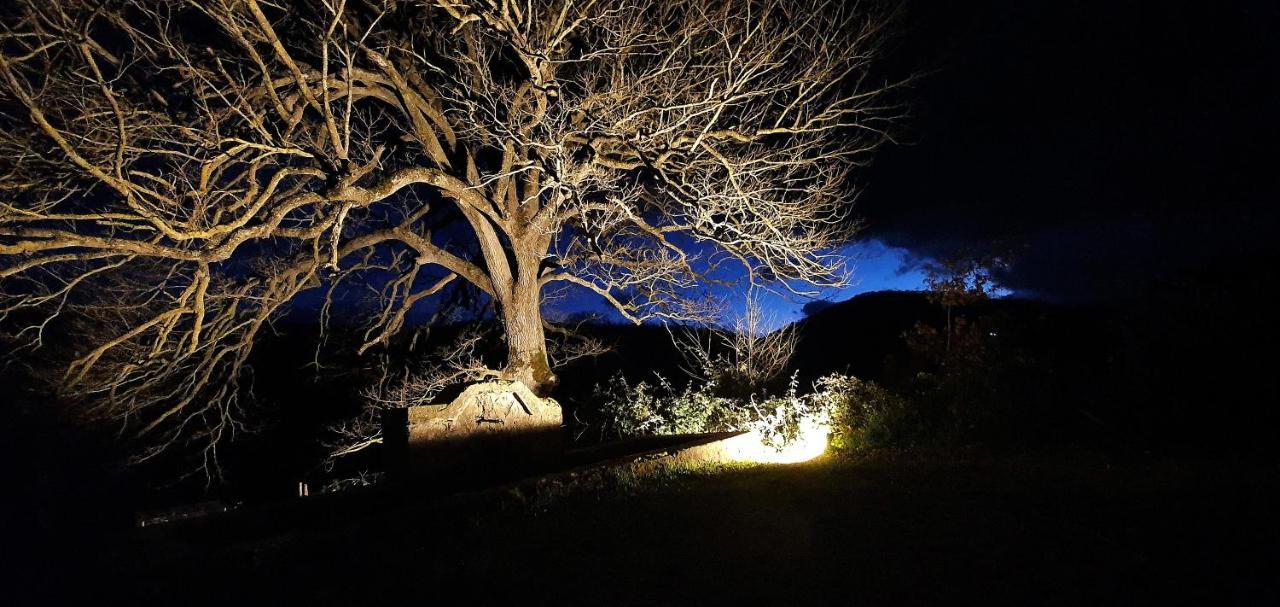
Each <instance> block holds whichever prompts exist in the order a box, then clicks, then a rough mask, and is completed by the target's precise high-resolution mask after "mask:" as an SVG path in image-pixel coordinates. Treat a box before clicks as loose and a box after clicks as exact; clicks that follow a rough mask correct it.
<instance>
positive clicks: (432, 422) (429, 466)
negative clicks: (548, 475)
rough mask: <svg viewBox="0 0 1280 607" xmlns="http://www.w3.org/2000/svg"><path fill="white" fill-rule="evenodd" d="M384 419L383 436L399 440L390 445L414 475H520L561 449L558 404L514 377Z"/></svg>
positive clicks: (487, 382) (562, 438) (470, 389)
mask: <svg viewBox="0 0 1280 607" xmlns="http://www.w3.org/2000/svg"><path fill="white" fill-rule="evenodd" d="M386 423H387V424H388V427H387V428H386V431H385V432H384V436H386V437H388V439H389V441H390V442H391V443H394V442H398V441H402V444H401V445H400V448H399V449H397V448H396V446H395V445H394V444H392V445H390V446H392V451H393V452H395V451H400V452H401V454H400V455H401V458H402V459H403V460H404V461H403V462H402V463H403V464H405V465H404V466H402V468H405V469H404V470H403V471H404V472H407V473H409V474H412V475H427V476H454V475H466V476H475V475H484V476H489V477H496V476H504V475H508V474H518V473H523V472H527V471H530V470H534V469H536V468H538V467H540V466H544V465H547V464H548V463H550V462H551V461H553V460H556V459H558V458H559V457H560V456H561V455H562V453H563V448H564V433H563V430H562V426H563V425H564V415H563V413H562V412H561V409H560V405H559V404H558V403H556V402H555V400H553V399H550V398H539V397H538V396H537V395H535V394H534V393H533V392H532V391H530V390H529V388H528V387H526V386H525V385H524V384H523V383H521V382H518V381H506V380H492V381H486V382H481V383H477V384H473V385H471V386H468V387H467V388H466V389H465V390H463V391H462V393H461V394H459V395H458V397H457V398H455V399H454V400H453V401H452V402H450V403H448V404H437V405H423V406H417V407H409V408H408V409H407V410H406V411H405V412H404V413H403V414H401V415H399V416H395V417H388V421H387V422H386ZM393 425H394V426H398V427H391V426H393ZM397 439H398V441H397Z"/></svg>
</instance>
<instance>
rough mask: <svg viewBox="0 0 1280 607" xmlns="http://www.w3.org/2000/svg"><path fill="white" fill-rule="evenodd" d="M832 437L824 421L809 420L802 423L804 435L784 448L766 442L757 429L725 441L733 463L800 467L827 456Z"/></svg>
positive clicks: (799, 435)
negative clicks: (804, 463)
mask: <svg viewBox="0 0 1280 607" xmlns="http://www.w3.org/2000/svg"><path fill="white" fill-rule="evenodd" d="M830 435H831V428H830V426H828V425H827V423H826V422H825V421H824V420H822V419H819V418H817V417H808V418H805V419H803V420H801V421H800V432H799V434H798V436H797V437H796V439H795V440H793V441H791V442H790V443H789V444H787V445H785V446H783V447H782V448H778V447H775V446H773V445H770V444H768V443H766V442H765V434H764V432H762V431H761V430H759V429H754V430H751V431H750V432H747V433H746V434H743V435H740V436H735V437H733V438H731V439H729V440H727V441H725V443H724V450H725V454H726V455H727V456H728V457H729V458H730V459H732V460H733V461H739V462H755V463H760V464H798V463H800V462H807V461H809V460H811V459H813V458H815V457H818V456H819V455H822V454H823V453H825V452H826V450H827V439H828V438H829V437H830Z"/></svg>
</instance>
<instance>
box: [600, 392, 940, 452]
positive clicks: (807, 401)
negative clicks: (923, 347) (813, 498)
mask: <svg viewBox="0 0 1280 607" xmlns="http://www.w3.org/2000/svg"><path fill="white" fill-rule="evenodd" d="M797 388H798V386H797V382H796V379H795V376H792V379H791V382H790V384H789V386H788V389H787V391H786V393H784V394H781V395H776V396H770V395H766V394H757V395H752V396H749V397H747V398H729V397H724V396H717V386H716V385H715V383H714V382H706V383H703V384H700V385H696V386H695V385H689V386H687V387H685V388H684V389H683V390H676V389H675V388H674V387H673V386H672V385H671V383H670V382H669V381H667V380H666V379H664V378H662V377H660V376H659V377H657V380H656V382H655V383H652V384H650V383H647V382H641V383H638V384H632V383H630V382H628V381H627V380H626V378H625V377H623V376H621V375H616V376H614V377H613V378H611V379H610V380H609V382H608V383H607V384H606V385H604V386H597V387H596V390H595V392H594V397H595V401H596V402H597V403H599V406H600V410H599V420H598V421H597V423H596V426H597V428H598V431H599V433H600V438H602V439H610V438H627V437H634V436H650V435H659V434H680V433H697V432H720V431H730V430H752V431H755V432H757V433H759V434H760V435H761V436H762V437H763V439H764V442H765V444H767V445H771V446H774V447H777V448H779V449H781V448H783V447H785V446H787V445H789V444H790V443H791V442H792V441H794V440H795V439H796V438H797V437H798V436H799V433H800V431H801V428H802V427H803V423H804V422H805V421H806V420H810V421H816V422H817V423H819V424H823V425H827V426H829V427H830V428H831V446H832V448H833V449H836V450H844V449H859V448H868V447H883V446H889V445H903V444H909V443H910V442H912V441H914V440H915V439H916V438H917V437H918V436H919V435H920V434H921V433H922V432H923V423H922V421H921V419H920V417H919V416H918V415H917V414H916V412H915V411H914V409H913V408H912V407H911V406H909V405H908V403H907V402H906V401H905V400H903V399H902V398H901V397H899V396H897V395H896V394H893V393H892V392H890V391H888V390H886V389H884V388H883V387H881V386H879V385H877V384H875V383H873V382H869V381H864V380H861V379H858V378H856V377H852V376H848V375H839V374H835V375H828V376H826V377H823V378H821V379H819V380H818V381H817V382H815V383H814V386H813V390H812V391H810V392H808V393H806V394H803V395H802V394H799V393H798V389H797Z"/></svg>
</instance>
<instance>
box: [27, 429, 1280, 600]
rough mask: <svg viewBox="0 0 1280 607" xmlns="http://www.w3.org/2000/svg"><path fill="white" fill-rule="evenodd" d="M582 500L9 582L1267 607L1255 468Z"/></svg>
mask: <svg viewBox="0 0 1280 607" xmlns="http://www.w3.org/2000/svg"><path fill="white" fill-rule="evenodd" d="M603 485H604V486H603V487H601V486H600V484H599V483H592V484H591V485H590V486H585V487H584V486H579V487H576V488H564V487H560V488H557V489H552V490H543V491H541V492H532V493H531V492H529V491H525V492H522V493H521V492H513V491H498V492H489V493H481V494H472V495H469V496H466V497H463V498H454V499H450V500H446V501H443V502H441V501H434V502H431V501H421V502H420V501H414V500H408V501H405V502H403V503H395V504H394V505H390V506H388V507H386V508H380V509H378V511H376V512H366V513H363V514H359V515H352V514H340V515H339V514H336V512H337V511H334V512H335V514H334V515H333V516H332V517H331V518H333V519H334V520H331V521H328V522H327V523H326V524H324V525H323V526H315V525H311V526H309V527H302V528H298V527H295V528H293V530H291V531H288V532H286V533H284V534H275V535H269V534H268V535H253V534H245V533H234V532H232V533H228V532H227V529H235V528H237V526H238V525H232V526H226V525H222V526H209V525H205V526H204V527H203V528H202V527H201V526H200V525H194V526H192V525H188V526H185V527H176V528H168V529H153V530H143V531H130V532H124V531H122V532H121V533H123V534H124V535H123V537H115V538H103V539H104V540H108V541H107V543H108V544H109V545H112V548H111V549H110V550H108V551H106V552H104V553H102V554H100V555H98V554H95V553H94V552H93V551H92V550H91V547H90V546H87V545H85V546H81V548H80V553H79V554H78V555H69V556H78V557H79V558H69V559H68V561H67V562H68V563H71V562H76V561H79V562H81V563H83V565H82V566H83V567H84V569H83V570H82V569H81V568H80V567H81V565H78V566H75V567H65V568H62V569H60V570H59V571H58V572H57V574H56V575H55V576H53V577H52V578H50V579H46V580H43V581H44V582H45V583H47V582H53V583H54V584H55V586H54V587H53V588H50V589H41V588H36V587H32V586H31V585H30V582H31V581H33V580H28V584H27V586H26V587H27V589H29V590H32V591H34V592H37V593H38V594H39V595H41V596H42V597H44V598H49V597H50V596H51V595H49V594H46V590H57V591H58V592H57V594H66V593H70V594H72V595H76V596H73V597H63V598H81V599H88V598H92V599H95V601H102V600H107V599H116V598H118V599H120V600H128V602H129V603H130V604H190V603H197V604H203V603H208V604H220V605H235V604H245V603H249V604H256V603H278V604H304V603H307V604H383V603H392V602H401V601H415V602H417V601H426V602H427V603H428V604H432V603H437V602H443V603H446V604H449V603H454V602H455V601H464V602H466V603H468V604H524V605H539V604H592V605H620V604H621V605H653V604H687V605H692V604H725V603H738V604H771V605H792V604H794V605H812V604H842V605H845V604H850V605H852V604H941V603H950V604H967V603H977V602H982V603H990V604H1037V605H1044V604H1049V605H1078V604H1150V603H1156V602H1162V603H1173V604H1240V605H1259V604H1271V603H1275V602H1276V601H1277V600H1280V582H1278V581H1277V579H1276V577H1275V565H1276V564H1277V563H1278V562H1280V521H1277V519H1276V518H1275V512H1276V511H1277V505H1280V500H1278V499H1277V496H1278V495H1280V492H1278V491H1277V489H1280V468H1277V467H1276V466H1274V465H1269V466H1260V465H1258V464H1256V463H1255V464H1245V463H1240V462H1230V461H1226V462H1224V461H1192V460H1186V459H1183V460H1176V461H1175V460H1166V459H1155V458H1152V457H1151V456H1144V455H1132V456H1124V457H1115V456H1103V455H1100V454H1098V453H1096V452H1059V453H1057V454H1052V455H1037V456H989V455H980V454H972V453H960V454H957V453H955V452H946V453H940V452H933V453H921V452H915V453H897V452H880V453H877V454H874V455H862V456H857V457H853V458H829V459H827V460H826V461H821V462H817V463H811V464H802V465H798V466H790V467H787V466H783V467H753V468H752V467H749V468H735V469H722V470H718V471H706V470H703V471H695V472H689V471H686V472H682V473H672V474H666V475H662V476H660V477H657V478H648V479H635V478H620V479H619V478H614V479H607V480H606V481H605V482H604V483H603ZM312 499H315V498H312ZM250 526H251V525H250ZM284 527H286V528H287V527H288V526H287V525H286V526H284ZM99 557H101V558H99Z"/></svg>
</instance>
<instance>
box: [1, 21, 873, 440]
mask: <svg viewBox="0 0 1280 607" xmlns="http://www.w3.org/2000/svg"><path fill="white" fill-rule="evenodd" d="M16 4H17V7H16V8H14V9H11V10H9V11H8V12H7V13H6V14H5V15H4V16H3V17H0V24H2V26H3V29H2V30H0V175H2V177H0V280H3V281H4V282H3V283H0V290H3V291H4V299H3V303H0V306H2V308H0V310H2V311H3V313H5V314H8V315H10V316H11V318H14V319H23V320H24V321H29V322H26V324H24V328H25V332H24V336H25V337H28V338H31V339H33V340H35V341H36V342H38V340H39V339H40V337H41V331H42V328H43V327H44V326H45V323H46V321H48V320H49V319H51V318H54V317H56V316H57V315H58V314H60V313H62V312H63V311H65V310H66V309H67V308H66V306H68V305H75V304H76V303H77V302H90V303H91V305H92V309H93V310H95V314H97V317H98V318H100V319H110V320H111V322H109V323H103V324H101V325H100V326H99V327H98V328H97V333H98V334H97V335H96V336H94V339H93V340H92V341H91V342H87V343H88V345H86V347H85V350H84V351H82V352H80V353H79V354H78V355H77V357H76V358H75V360H74V361H72V362H71V363H70V364H69V367H68V369H67V371H66V374H65V377H64V380H63V383H64V385H65V387H66V388H67V389H68V390H69V391H71V392H73V393H77V394H82V395H85V396H92V397H95V398H96V399H98V400H99V401H100V402H102V403H104V404H103V405H102V407H104V408H103V409H102V410H103V411H104V412H105V413H106V414H108V415H110V416H112V417H115V418H118V419H122V420H126V421H127V422H128V423H129V424H130V426H131V427H133V428H136V431H137V432H138V433H140V434H142V435H157V437H158V438H159V440H157V441H156V442H157V443H158V444H170V443H172V442H173V441H174V440H177V439H178V438H179V437H184V436H189V435H192V434H198V435H199V436H202V437H205V438H207V439H208V441H207V444H209V445H215V446H216V444H217V443H218V441H219V440H220V438H222V437H224V436H226V435H227V433H229V432H231V431H232V430H234V428H235V424H236V420H237V412H236V404H235V399H236V394H237V387H236V379H237V378H239V377H241V375H242V374H243V373H242V370H243V368H244V365H245V360H246V356H247V353H248V352H249V350H250V348H251V346H252V344H253V343H254V341H255V339H256V337H257V336H258V335H259V333H260V332H261V331H262V330H263V327H264V326H266V325H268V324H269V323H270V321H271V319H272V318H273V317H275V316H276V315H277V314H278V313H279V312H280V311H281V310H283V309H284V308H285V306H286V304H287V303H288V302H290V301H291V300H294V299H295V298H296V297H297V296H298V295H299V294H300V293H303V292H306V291H309V290H312V289H325V288H328V289H333V288H335V286H336V285H338V284H340V283H342V282H344V281H346V280H363V281H365V282H366V283H368V284H371V285H377V286H376V289H377V290H378V291H379V301H380V302H381V303H380V307H379V309H378V310H377V311H376V312H375V313H374V314H373V315H372V318H370V319H369V331H368V333H367V335H366V340H365V343H364V345H363V347H362V348H361V350H362V351H363V350H365V349H368V348H372V347H376V346H378V345H380V344H384V343H385V342H387V340H388V339H390V338H391V337H392V336H393V335H395V334H396V333H397V332H398V331H400V330H401V329H403V328H404V326H405V323H406V317H407V314H408V312H409V311H410V310H411V309H412V308H413V307H414V306H415V305H417V304H418V303H419V302H420V301H422V300H424V299H427V298H429V297H431V296H432V295H435V294H437V293H440V292H441V291H442V290H445V289H446V288H449V286H450V285H458V284H464V283H465V284H467V285H470V287H471V288H474V289H475V290H477V291H479V292H480V293H483V294H484V295H487V296H488V297H489V298H491V299H492V301H493V303H494V307H495V310H496V311H497V315H498V318H499V319H500V321H501V323H502V326H503V328H504V330H505V339H506V343H507V350H508V357H507V361H506V365H505V367H504V368H502V369H501V370H498V371H495V372H494V373H495V374H497V375H500V376H502V377H505V378H509V379H515V380H519V381H523V382H525V383H526V384H527V385H529V386H530V387H531V388H534V389H535V390H545V389H546V388H548V387H549V386H551V385H553V384H554V382H555V376H554V374H553V373H552V371H551V369H550V365H549V364H548V361H547V353H546V345H545V339H544V326H543V321H542V317H541V302H542V297H543V291H544V288H546V287H548V285H551V284H552V283H561V284H569V285H576V287H579V288H582V289H586V290H587V291H590V292H592V293H594V294H595V295H597V296H599V297H600V298H602V299H603V300H604V301H605V302H607V303H608V304H609V305H611V306H612V307H613V308H615V309H616V310H617V311H618V312H619V313H620V314H621V315H622V316H624V317H626V318H627V319H629V320H631V321H632V322H636V323H640V322H643V321H645V320H646V319H682V320H683V319H694V318H699V317H701V316H702V314H703V313H704V311H703V310H702V309H700V308H699V307H698V306H692V305H689V304H688V302H689V301H690V300H689V299H688V298H686V297H684V295H686V294H687V293H688V292H689V291H690V290H691V289H694V288H696V287H698V286H699V285H700V284H703V283H704V281H705V279H706V272H708V271H709V268H714V267H717V266H718V265H720V264H723V263H730V262H732V263H737V264H741V266H743V267H745V268H746V271H747V275H748V277H749V280H750V281H751V282H753V283H759V284H766V283H767V284H773V285H782V287H783V288H787V289H792V290H802V289H805V288H807V287H806V286H805V285H835V284H839V283H840V282H841V281H843V280H844V273H843V270H842V268H841V264H840V259H839V258H838V257H837V256H835V255H834V254H833V253H832V252H831V251H832V248H833V246H834V245H836V244H839V243H841V242H843V241H845V240H846V239H847V238H848V237H849V236H850V228H849V225H850V223H849V222H848V221H847V213H848V205H847V201H848V200H850V196H849V191H848V185H849V177H850V171H851V170H852V169H853V168H854V167H856V166H857V165H858V164H859V163H860V162H861V161H863V160H865V159H866V158H867V157H868V154H869V153H870V152H872V151H873V150H874V149H875V148H876V147H877V146H878V145H879V144H880V143H881V142H882V140H884V138H885V135H884V127H885V125H886V124H887V123H888V122H889V121H890V120H891V119H892V118H893V117H894V116H893V114H894V112H895V110H894V109H893V108H892V106H890V105H889V104H887V103H886V102H885V101H884V97H885V95H884V93H885V91H886V90H887V89H888V88H891V87H890V86H888V85H885V84H883V83H880V82H871V81H870V78H869V73H870V72H869V68H870V66H871V65H872V61H873V60H874V59H875V58H876V56H877V54H878V52H879V49H880V46H879V44H880V40H881V34H882V30H883V28H884V24H885V20H884V19H883V15H882V14H881V13H878V12H875V11H872V10H868V9H867V8H865V7H864V6H862V5H858V4H850V3H844V2H839V1H835V0H831V1H826V0H664V1H662V2H648V1H640V0H622V1H619V2H615V1H608V2H601V1H596V0H529V1H526V2H518V1H513V0H435V1H428V0H417V1H407V0H406V1H398V0H312V1H305V0H296V1H293V0H272V1H269V0H189V1H185V2H184V1H182V0H131V1H125V0H19V1H18V2H17V3H16ZM103 284H107V285H112V287H111V288H110V289H106V290H100V287H99V286H98V285H103ZM330 292H332V291H330ZM33 311H38V314H36V315H34V316H33V315H32V312H33ZM32 318H35V320H34V321H32V320H31V319H32Z"/></svg>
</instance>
